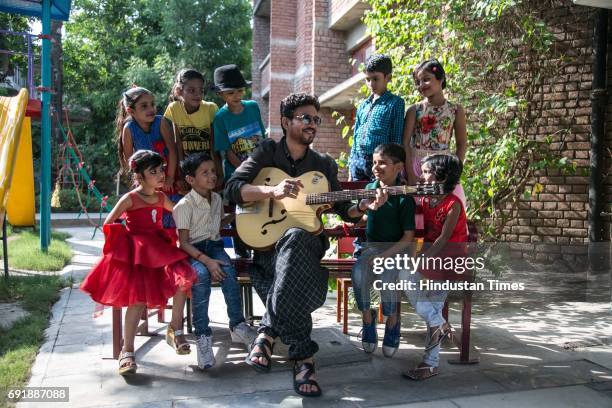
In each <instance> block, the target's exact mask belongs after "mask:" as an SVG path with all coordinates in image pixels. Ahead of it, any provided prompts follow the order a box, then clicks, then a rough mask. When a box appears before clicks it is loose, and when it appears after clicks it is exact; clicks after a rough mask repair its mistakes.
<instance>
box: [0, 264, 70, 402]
mask: <svg viewBox="0 0 612 408" xmlns="http://www.w3.org/2000/svg"><path fill="white" fill-rule="evenodd" d="M62 286H64V282H63V281H62V278H61V277H59V276H44V275H39V276H28V277H22V276H20V277H15V276H13V277H11V278H10V279H9V280H8V281H6V280H5V279H1V280H0V302H2V303H5V302H16V301H18V302H19V303H20V304H21V306H22V307H23V308H24V309H25V310H26V311H28V312H29V313H30V315H29V316H28V317H26V318H23V319H21V320H19V321H17V322H15V324H14V326H13V327H12V328H11V329H10V330H4V329H0V367H2V369H1V370H0V406H6V405H7V404H8V401H7V392H6V390H7V389H8V388H9V387H23V386H25V385H26V384H27V382H28V378H29V377H30V369H31V366H32V363H33V362H34V359H35V358H36V353H37V352H38V348H39V346H40V344H41V343H42V341H43V340H44V330H45V328H46V327H47V325H48V318H49V310H50V308H51V305H52V304H53V303H54V302H55V301H56V300H57V298H58V291H59V289H60V288H61V287H62Z"/></svg>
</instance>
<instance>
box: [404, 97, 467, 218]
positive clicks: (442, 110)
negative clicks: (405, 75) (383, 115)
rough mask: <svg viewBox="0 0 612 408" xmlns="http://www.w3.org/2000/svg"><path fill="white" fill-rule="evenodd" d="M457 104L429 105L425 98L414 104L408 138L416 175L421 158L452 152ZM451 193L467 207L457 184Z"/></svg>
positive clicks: (419, 169) (461, 189)
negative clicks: (409, 136) (451, 144)
mask: <svg viewBox="0 0 612 408" xmlns="http://www.w3.org/2000/svg"><path fill="white" fill-rule="evenodd" d="M456 117H457V105H455V104H454V103H452V102H449V101H447V100H445V101H444V103H443V104H442V105H440V106H436V105H431V104H429V103H428V102H427V99H425V100H424V101H422V102H420V103H418V104H417V105H416V122H415V127H414V134H413V135H412V139H411V140H410V146H411V147H412V170H413V171H414V174H415V175H416V176H417V177H420V175H421V160H422V159H423V158H425V157H427V156H429V155H431V154H452V153H451V151H450V141H451V138H452V137H453V133H454V129H455V118H456ZM453 193H454V194H455V195H456V196H457V197H458V198H459V199H460V200H461V203H462V204H463V207H464V208H467V202H466V199H465V192H464V191H463V187H461V184H457V186H456V187H455V190H454V191H453ZM416 222H417V228H422V225H423V224H422V223H423V221H422V217H417V220H416Z"/></svg>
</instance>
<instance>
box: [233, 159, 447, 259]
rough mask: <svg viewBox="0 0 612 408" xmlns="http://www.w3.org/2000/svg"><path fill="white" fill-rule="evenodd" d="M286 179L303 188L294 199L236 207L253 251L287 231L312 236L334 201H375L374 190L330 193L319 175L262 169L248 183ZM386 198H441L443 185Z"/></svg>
mask: <svg viewBox="0 0 612 408" xmlns="http://www.w3.org/2000/svg"><path fill="white" fill-rule="evenodd" d="M288 178H296V179H299V180H300V181H301V182H302V184H303V185H304V188H302V189H301V190H300V192H299V193H298V195H297V197H285V198H283V199H282V200H275V199H273V198H267V199H265V200H261V201H254V202H250V203H246V204H243V205H242V206H237V207H236V230H237V232H238V235H239V236H240V238H241V239H242V240H243V241H244V243H245V244H247V245H248V246H250V247H251V248H254V249H268V248H270V247H272V246H273V245H274V244H276V242H277V241H278V240H279V239H280V237H282V236H283V235H284V234H285V232H287V230H289V229H290V228H301V229H303V230H306V231H308V232H311V233H313V234H319V233H320V232H321V231H322V230H323V223H322V222H321V219H320V216H321V213H322V212H324V211H326V210H328V209H330V208H331V206H332V203H334V202H336V201H346V200H360V199H364V198H374V197H375V196H376V190H340V191H329V182H328V181H327V178H326V177H325V175H324V174H323V173H321V172H319V171H309V172H307V173H304V174H302V175H301V176H299V177H290V176H289V175H287V174H286V173H285V172H284V171H282V170H279V169H277V168H275V167H265V168H263V169H261V171H260V172H259V174H258V175H257V177H255V179H254V180H253V181H252V182H251V184H252V185H256V186H276V185H278V184H280V183H281V182H282V181H283V180H285V179H288ZM385 190H386V191H387V193H388V194H389V195H406V194H409V195H441V194H445V192H444V188H443V184H442V183H421V184H417V185H416V186H391V187H386V188H385Z"/></svg>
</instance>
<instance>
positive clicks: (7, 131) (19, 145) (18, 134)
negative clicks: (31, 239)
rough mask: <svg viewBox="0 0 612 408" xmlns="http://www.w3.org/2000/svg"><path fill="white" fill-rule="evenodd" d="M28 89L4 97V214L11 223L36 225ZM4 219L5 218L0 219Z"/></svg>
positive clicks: (0, 118)
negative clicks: (27, 111) (26, 112)
mask: <svg viewBox="0 0 612 408" xmlns="http://www.w3.org/2000/svg"><path fill="white" fill-rule="evenodd" d="M27 103H28V91H27V90H25V89H22V90H21V91H20V92H19V94H18V95H17V96H15V97H12V98H7V97H0V215H2V214H4V212H6V213H7V216H8V220H9V222H10V223H11V225H15V226H33V225H34V223H35V220H34V213H35V206H34V169H33V164H32V132H31V125H30V118H25V111H26V106H27ZM0 222H1V221H0Z"/></svg>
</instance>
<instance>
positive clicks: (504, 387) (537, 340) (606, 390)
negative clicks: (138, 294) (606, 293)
mask: <svg viewBox="0 0 612 408" xmlns="http://www.w3.org/2000/svg"><path fill="white" fill-rule="evenodd" d="M64 231H67V232H69V233H70V234H72V235H73V238H71V239H70V243H71V245H73V247H74V248H75V253H76V256H75V258H74V261H73V264H72V265H71V266H70V267H67V268H66V269H65V270H64V271H63V274H64V275H66V276H72V277H73V278H75V280H77V281H79V280H80V279H82V277H83V276H84V275H85V274H86V273H87V271H88V269H89V268H90V267H91V264H92V263H93V262H94V261H95V259H96V258H97V255H98V254H99V253H100V249H101V247H102V236H101V235H99V234H96V239H95V240H93V241H92V240H91V233H92V229H91V228H66V229H64ZM525 274H526V275H532V274H530V273H527V272H525ZM550 276H553V275H550V274H549V275H546V279H549V280H550ZM552 286H554V285H552ZM608 299H609V297H608ZM255 307H256V312H261V311H262V310H263V305H262V304H261V303H259V302H258V303H256V305H255ZM458 307H459V305H458V304H457V303H455V304H453V306H451V317H450V320H451V323H452V324H453V325H454V326H455V327H456V328H458V327H460V322H459V321H458V319H459V318H460V310H459V309H458ZM93 311H94V304H93V302H92V301H91V300H90V299H89V298H88V297H87V296H86V295H84V294H83V293H81V292H80V291H79V290H78V285H75V286H74V287H72V288H66V289H65V290H64V291H63V292H62V296H61V299H60V300H59V302H58V303H57V304H56V305H55V306H54V307H53V311H52V318H51V321H50V326H49V328H48V329H47V332H46V336H47V340H46V341H45V343H44V344H43V346H42V347H41V350H40V353H39V355H38V356H37V359H36V362H35V364H34V367H33V370H32V378H31V380H30V383H29V386H64V387H70V402H69V403H66V404H58V403H48V404H41V403H37V404H33V403H20V404H18V406H20V407H30V406H33V407H34V406H35V407H40V406H43V407H44V406H47V405H48V406H51V407H58V406H71V407H114V408H122V407H139V408H144V407H155V408H157V407H201V406H206V407H226V406H248V407H269V406H274V405H282V406H288V407H294V406H295V407H299V406H309V405H319V406H334V407H336V406H338V407H340V406H359V407H369V406H408V407H442V408H444V407H455V408H456V407H498V406H499V407H506V406H507V407H512V408H515V407H517V406H523V407H531V406H538V407H583V406H589V407H610V406H612V347H611V346H610V344H611V341H612V319H611V318H610V303H609V301H608V302H600V303H598V302H578V301H576V302H563V301H558V300H556V298H555V297H554V296H552V295H551V296H548V297H546V296H545V297H542V296H541V295H540V296H537V294H531V293H528V292H526V293H522V294H521V296H517V295H516V294H513V293H509V292H507V293H506V292H504V293H497V294H496V295H491V296H486V295H483V296H481V297H477V298H476V300H475V306H474V315H473V318H472V319H473V325H472V328H473V332H472V333H473V334H472V344H473V345H474V346H475V347H476V351H477V355H478V356H479V357H480V363H479V364H477V365H468V366H466V365H451V364H449V363H448V360H449V359H453V358H457V355H458V353H457V350H456V349H453V348H445V349H444V350H443V351H442V354H441V364H440V375H439V376H437V377H434V378H431V379H429V380H427V381H424V382H420V383H415V382H412V381H409V380H405V379H403V378H402V377H401V375H400V374H401V372H402V371H403V370H405V369H407V368H410V367H412V366H414V365H415V364H417V363H418V362H419V361H420V358H421V354H422V344H423V341H424V335H425V328H424V326H423V325H422V323H421V322H420V321H419V320H418V319H417V317H416V315H415V314H413V313H412V309H411V308H410V307H409V306H407V305H405V306H404V311H405V312H404V313H403V323H402V344H401V348H400V350H399V352H398V353H397V354H396V355H395V357H394V358H392V359H387V358H384V357H383V356H382V353H381V351H380V347H379V349H378V350H377V351H376V352H375V353H374V354H373V355H366V354H365V353H363V352H362V351H361V350H360V348H359V346H360V342H359V341H357V337H356V336H357V334H358V332H359V329H360V321H359V320H360V319H359V317H358V315H357V314H355V313H352V314H351V326H350V333H349V334H350V335H349V336H345V335H343V334H342V333H341V331H340V326H339V325H338V324H337V323H336V321H335V320H336V319H335V299H332V298H330V299H328V301H327V303H326V305H325V306H323V307H322V308H320V309H319V310H318V311H317V312H316V313H315V315H314V317H313V320H314V321H315V329H314V331H313V336H314V337H315V339H317V341H318V342H319V345H320V347H321V351H320V352H319V353H318V354H317V356H316V359H317V360H316V361H317V367H318V370H317V375H318V378H319V381H320V383H321V386H322V387H323V390H324V396H323V397H322V398H319V399H303V398H301V397H299V396H298V395H296V394H295V393H294V392H293V389H292V383H291V377H292V376H291V365H290V362H288V361H287V358H286V348H285V347H278V349H277V350H275V356H274V362H273V369H272V372H271V373H270V374H257V373H255V372H254V371H253V370H252V369H251V368H250V367H248V366H246V365H245V364H244V363H243V362H242V361H243V359H244V357H245V355H246V352H245V350H244V348H243V347H241V345H238V344H232V343H231V341H230V337H229V332H228V329H227V315H226V313H225V306H224V302H223V299H222V294H221V293H220V291H218V290H213V294H212V299H211V311H210V316H211V320H212V327H213V337H214V343H215V353H216V356H217V366H216V367H214V368H213V369H211V370H209V371H207V372H201V371H199V370H197V368H196V367H195V364H196V356H195V345H192V349H193V350H194V351H193V352H192V354H191V355H187V356H179V355H176V354H175V353H174V351H173V350H172V349H171V348H170V347H169V346H168V345H166V343H165V342H164V338H163V334H164V333H165V329H166V325H165V324H163V323H161V324H160V323H156V319H155V318H153V317H152V318H150V319H149V322H150V330H151V331H153V332H154V333H156V334H157V335H155V336H152V337H140V336H139V337H137V347H138V351H137V360H138V364H139V374H138V375H137V376H135V377H133V378H130V379H124V378H122V377H120V376H119V375H118V374H117V373H116V370H117V362H116V361H115V360H113V359H111V353H112V343H111V339H112V337H111V334H112V333H111V313H110V310H108V309H107V310H106V311H105V313H104V314H103V315H102V316H101V317H98V318H95V319H93V318H92V314H93ZM380 326H381V330H379V338H382V334H383V331H382V325H380ZM190 340H191V341H193V339H192V338H191V339H190Z"/></svg>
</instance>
